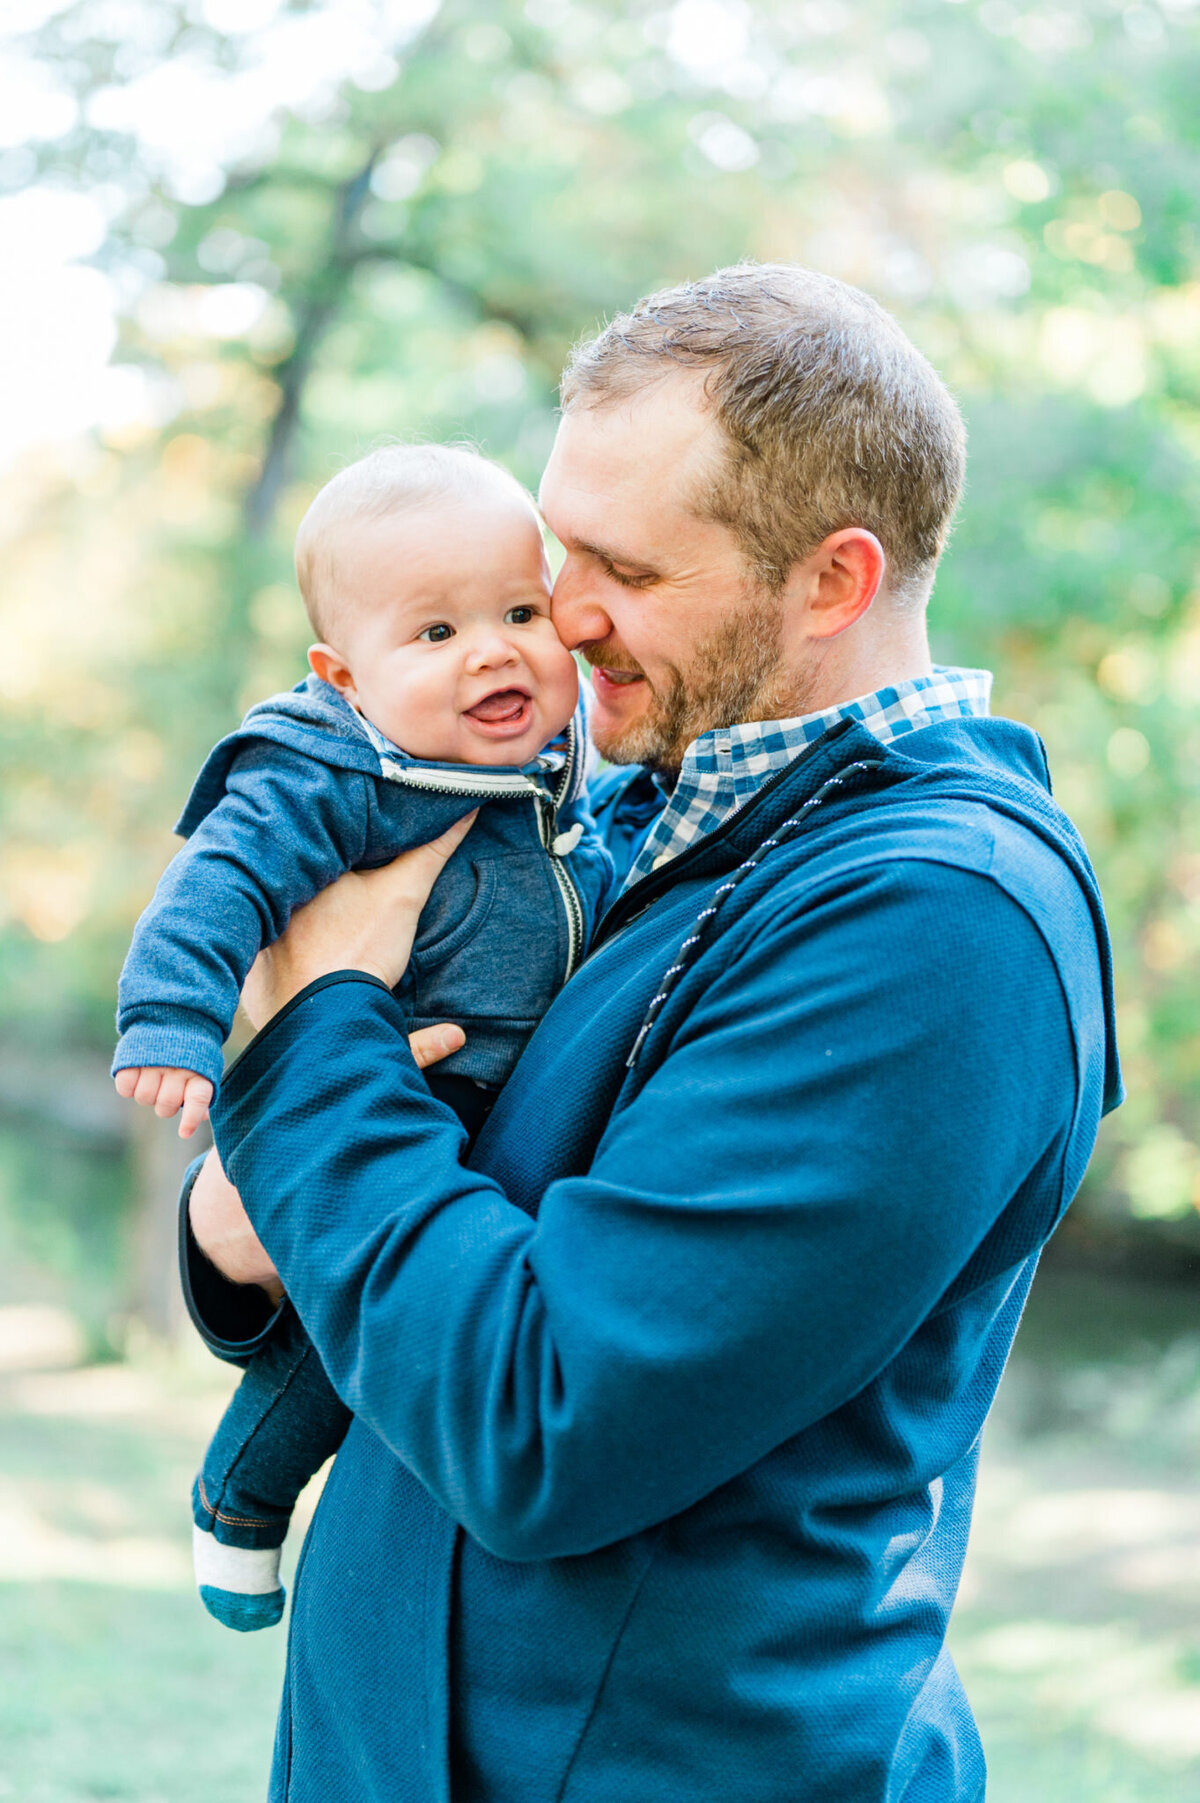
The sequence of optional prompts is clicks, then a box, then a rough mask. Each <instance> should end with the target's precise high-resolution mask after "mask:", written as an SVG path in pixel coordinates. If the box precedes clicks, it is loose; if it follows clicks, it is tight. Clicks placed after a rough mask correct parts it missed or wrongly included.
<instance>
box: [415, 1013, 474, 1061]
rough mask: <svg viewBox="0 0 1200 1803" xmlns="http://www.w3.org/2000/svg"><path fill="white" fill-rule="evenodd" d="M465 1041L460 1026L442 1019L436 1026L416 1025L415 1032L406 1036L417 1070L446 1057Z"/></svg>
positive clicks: (465, 1037)
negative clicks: (440, 1023)
mask: <svg viewBox="0 0 1200 1803" xmlns="http://www.w3.org/2000/svg"><path fill="white" fill-rule="evenodd" d="M466 1043H467V1036H466V1034H465V1033H464V1032H463V1030H462V1028H461V1027H456V1026H454V1025H452V1024H451V1022H449V1021H444V1022H443V1023H442V1025H441V1026H438V1027H418V1028H417V1030H416V1032H415V1033H410V1034H409V1036H408V1049H409V1051H410V1052H411V1053H412V1055H413V1057H414V1059H415V1060H416V1063H417V1068H418V1069H419V1070H427V1069H428V1068H429V1066H430V1065H431V1064H437V1063H439V1062H440V1060H441V1059H443V1058H448V1057H449V1056H450V1054H451V1052H457V1051H458V1049H459V1047H460V1046H464V1045H466Z"/></svg>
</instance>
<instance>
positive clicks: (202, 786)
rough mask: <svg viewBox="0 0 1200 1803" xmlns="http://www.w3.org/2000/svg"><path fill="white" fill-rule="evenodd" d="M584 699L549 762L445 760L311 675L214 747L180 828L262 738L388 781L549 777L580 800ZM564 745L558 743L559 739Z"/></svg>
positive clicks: (466, 782) (204, 811)
mask: <svg viewBox="0 0 1200 1803" xmlns="http://www.w3.org/2000/svg"><path fill="white" fill-rule="evenodd" d="M582 708H583V703H582V702H581V704H580V707H579V708H578V709H577V710H576V713H575V718H574V719H573V720H572V721H571V723H570V725H569V726H568V727H567V730H566V733H565V734H564V735H563V744H562V752H563V755H562V756H560V757H558V758H555V759H553V760H551V762H550V763H549V764H547V763H545V762H543V760H542V759H541V758H536V759H534V760H533V762H532V763H528V764H524V765H513V764H495V765H492V764H488V765H482V764H471V765H466V764H439V763H435V762H433V761H432V760H428V761H427V760H424V759H421V758H414V757H410V756H409V755H408V753H407V752H404V751H401V750H400V749H399V747H398V746H394V745H392V744H390V743H389V741H388V740H387V739H385V738H384V737H383V735H382V734H381V733H380V732H378V731H377V730H376V728H375V727H373V726H372V725H371V724H370V722H369V721H367V720H364V719H363V717H362V716H361V715H360V714H358V713H357V712H356V711H355V709H354V708H352V707H351V706H350V704H349V702H347V701H344V700H343V699H342V697H341V696H340V695H339V694H338V692H337V690H336V689H335V688H333V687H331V685H330V684H329V683H327V682H322V680H321V678H320V677H319V676H315V675H309V676H307V677H306V678H305V679H304V681H303V682H298V683H297V684H296V686H295V688H294V689H288V690H285V691H284V692H283V693H282V694H279V695H269V696H268V697H267V699H266V700H265V701H259V702H256V703H255V705H254V706H253V707H252V708H251V709H250V711H249V713H248V714H247V715H246V717H245V719H244V720H243V721H242V723H241V725H240V726H239V727H238V728H237V730H236V731H235V732H231V733H228V734H227V735H226V737H225V738H223V739H221V740H220V741H219V742H218V743H217V744H216V745H215V746H214V747H213V749H212V750H211V751H210V752H209V754H208V757H207V758H206V759H205V761H204V765H203V767H202V769H201V771H200V774H199V776H198V777H197V778H196V781H195V783H194V785H193V787H192V792H191V794H190V795H189V796H188V799H187V803H186V805H185V807H184V810H183V813H182V814H181V815H180V817H179V820H178V822H177V824H176V827H175V831H176V832H177V833H179V834H180V835H181V837H183V838H185V839H186V838H189V837H190V836H191V834H192V833H194V832H195V830H196V828H197V827H198V826H199V824H200V822H201V821H202V820H203V819H204V818H205V817H206V815H208V814H210V813H211V812H212V810H213V809H214V808H215V807H216V806H217V804H218V802H219V801H220V800H221V797H222V796H223V795H224V793H225V786H226V783H227V781H228V778H229V772H230V769H231V767H232V765H233V762H234V759H235V758H236V757H237V756H238V754H239V753H240V752H242V751H244V750H245V749H246V747H247V746H248V745H251V744H253V743H254V742H255V741H256V740H259V741H261V740H267V741H269V742H270V743H272V744H275V745H285V746H286V747H287V748H288V749H289V750H290V751H295V752H298V753H299V754H300V755H301V756H303V757H310V758H313V759H315V760H316V762H317V763H319V764H325V765H327V766H328V767H329V768H330V769H333V770H351V771H357V772H358V773H359V774H360V775H362V776H372V777H375V778H377V779H378V780H379V781H382V782H397V783H402V784H406V785H408V786H410V787H412V788H418V789H422V790H425V791H430V790H432V791H440V792H443V793H446V794H457V793H461V794H463V795H468V796H469V797H470V798H471V799H473V800H480V799H487V798H493V799H496V800H499V799H502V798H503V797H504V796H508V795H519V796H528V795H529V793H530V790H531V788H533V787H537V786H542V785H545V784H546V783H547V780H548V779H549V782H550V784H551V786H552V787H553V790H554V801H555V805H556V806H559V807H561V806H564V805H566V804H567V803H569V802H572V801H575V800H577V799H578V796H579V794H580V792H581V790H582V786H583V776H584V755H583V752H584V746H585V744H586V723H585V721H584V717H583V711H582ZM556 744H558V741H556Z"/></svg>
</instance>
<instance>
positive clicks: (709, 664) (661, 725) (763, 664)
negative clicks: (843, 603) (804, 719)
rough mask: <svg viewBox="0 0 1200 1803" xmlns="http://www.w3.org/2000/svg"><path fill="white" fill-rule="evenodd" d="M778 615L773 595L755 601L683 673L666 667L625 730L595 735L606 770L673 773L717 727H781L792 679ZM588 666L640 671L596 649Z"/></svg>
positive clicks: (589, 650)
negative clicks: (630, 767) (625, 767)
mask: <svg viewBox="0 0 1200 1803" xmlns="http://www.w3.org/2000/svg"><path fill="white" fill-rule="evenodd" d="M782 628H783V618H782V607H781V604H780V601H779V599H778V598H777V597H776V596H774V595H762V596H759V597H758V598H756V599H755V600H754V601H752V602H751V603H750V605H749V606H748V607H746V608H745V609H744V610H743V611H742V612H740V613H738V614H735V615H733V616H732V617H731V618H730V619H728V620H726V621H725V623H724V624H723V625H722V626H719V627H718V628H717V630H716V631H715V632H714V633H712V634H711V636H710V637H709V638H707V639H704V640H701V642H700V643H699V644H698V645H697V646H696V647H695V649H694V651H693V653H692V656H691V659H690V660H689V662H688V664H687V666H686V668H680V666H679V665H677V664H671V663H668V664H667V666H666V668H667V671H668V673H669V674H668V676H667V678H666V679H665V680H664V679H662V678H660V679H659V682H658V686H656V687H651V685H650V679H649V678H648V677H645V678H644V680H645V686H646V693H647V695H648V697H649V704H648V706H647V707H646V709H645V711H644V712H643V713H642V714H641V715H640V716H639V717H638V719H636V720H634V721H632V722H631V723H630V724H629V725H628V726H625V727H621V728H617V729H615V730H613V731H611V732H609V733H608V734H604V733H603V732H596V730H595V728H594V727H593V737H594V738H595V743H596V749H597V751H599V753H600V755H601V756H602V757H604V758H607V759H608V761H609V763H610V764H646V765H648V766H649V768H650V769H652V770H661V771H677V770H678V769H679V768H680V766H681V764H682V763H683V756H684V753H685V751H686V750H687V748H688V746H689V745H690V744H692V742H693V741H694V740H695V739H698V738H699V737H700V735H701V734H702V733H706V732H711V731H712V729H713V727H715V726H732V725H735V724H737V723H738V722H740V721H748V720H772V719H780V718H782V717H783V715H784V714H785V713H789V712H794V711H795V709H794V708H793V707H791V706H790V705H789V702H790V700H791V695H792V690H793V688H794V686H795V685H794V679H793V681H792V683H790V684H789V683H788V682H786V681H785V678H784V670H783V647H782ZM580 650H581V651H582V652H583V655H584V657H585V658H586V659H587V661H588V663H589V664H592V665H597V666H599V668H600V669H602V670H604V669H607V670H633V671H635V672H636V673H638V674H641V667H640V665H638V664H635V663H634V662H633V659H632V658H630V657H628V656H622V655H621V654H620V653H616V652H610V651H609V650H608V649H607V647H606V646H605V645H604V644H602V643H597V644H590V645H582V646H581V647H580Z"/></svg>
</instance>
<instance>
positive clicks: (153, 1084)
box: [133, 1064, 166, 1108]
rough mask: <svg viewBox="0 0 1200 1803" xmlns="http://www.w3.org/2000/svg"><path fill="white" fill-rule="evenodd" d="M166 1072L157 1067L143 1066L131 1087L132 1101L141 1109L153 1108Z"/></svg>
mask: <svg viewBox="0 0 1200 1803" xmlns="http://www.w3.org/2000/svg"><path fill="white" fill-rule="evenodd" d="M165 1075H166V1072H165V1071H164V1070H163V1069H162V1068H161V1066H158V1065H150V1064H147V1065H144V1066H143V1067H142V1069H141V1070H140V1071H139V1072H138V1080H137V1082H136V1083H135V1084H134V1086H133V1099H134V1101H135V1102H137V1103H139V1104H140V1105H141V1107H143V1108H153V1107H154V1104H155V1103H156V1102H157V1101H158V1092H159V1089H160V1087H161V1085H162V1080H163V1078H164V1076H165Z"/></svg>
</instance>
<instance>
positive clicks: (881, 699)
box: [626, 667, 992, 887]
mask: <svg viewBox="0 0 1200 1803" xmlns="http://www.w3.org/2000/svg"><path fill="white" fill-rule="evenodd" d="M991 692H992V676H991V672H990V671H989V670H957V669H946V668H942V667H938V668H936V669H935V670H934V672H933V674H932V676H916V677H913V678H912V680H911V681H909V682H898V683H896V684H895V686H894V687H892V688H890V689H877V690H876V692H875V693H874V694H873V695H860V696H859V697H858V698H857V699H856V700H854V701H844V702H842V703H841V704H840V705H839V706H838V707H830V708H826V709H824V711H823V712H821V713H817V714H799V715H797V716H796V718H795V719H792V720H754V721H750V722H744V723H743V724H741V725H739V726H720V727H716V728H715V729H714V730H713V731H712V732H706V733H705V734H703V736H702V737H701V738H699V739H697V740H696V741H695V743H694V744H692V745H689V746H688V749H687V751H686V752H685V753H684V758H683V768H682V769H681V770H680V772H679V781H678V782H677V783H676V785H675V787H674V789H673V790H672V791H671V793H670V798H669V800H668V802H667V805H666V807H665V808H664V809H663V811H662V813H661V814H660V815H659V817H658V819H657V820H656V821H655V823H654V825H653V826H652V827H651V829H650V833H649V836H648V837H647V839H646V842H645V844H644V845H643V846H642V849H641V851H639V853H638V855H637V857H636V858H635V859H634V862H633V866H632V868H631V870H630V872H629V875H628V877H627V878H626V887H628V885H629V884H630V883H635V882H637V880H638V879H639V877H643V876H645V875H646V874H647V872H648V871H651V870H653V869H654V868H655V867H656V866H657V865H659V864H665V863H666V862H667V860H668V859H670V858H677V857H678V856H679V854H680V852H681V851H684V850H686V848H687V847H688V846H689V845H692V844H694V843H695V841H696V840H697V839H702V838H703V837H704V836H705V834H707V833H711V832H713V831H714V829H715V828H716V827H718V826H720V824H721V822H722V821H723V820H727V819H728V818H729V816H730V815H731V814H735V813H736V812H737V811H738V809H739V808H742V807H744V806H745V804H746V803H747V802H748V801H749V800H750V797H751V796H752V795H753V794H754V793H755V792H756V791H757V790H758V789H759V788H761V786H762V784H763V783H764V782H765V781H766V779H767V778H768V777H769V776H773V775H774V774H775V772H776V771H777V770H782V769H783V767H784V765H785V764H790V763H791V762H792V759H793V758H794V757H796V756H797V754H798V753H799V752H801V751H803V749H804V747H805V746H806V745H811V744H812V742H813V740H814V739H819V738H820V737H821V734H822V733H824V732H828V730H829V728H830V727H831V726H835V725H836V724H837V722H838V721H839V720H857V721H858V723H859V725H860V726H865V727H866V729H867V731H868V732H870V733H874V735H875V737H876V738H877V739H878V740H880V742H881V743H882V744H884V745H887V744H889V743H890V742H891V740H893V739H898V738H899V737H900V736H901V734H902V733H906V732H916V731H917V729H918V728H919V727H922V726H932V725H933V724H934V722H935V721H937V720H952V719H958V718H961V717H962V716H963V715H978V714H986V713H987V712H988V705H989V702H990V699H991Z"/></svg>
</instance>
